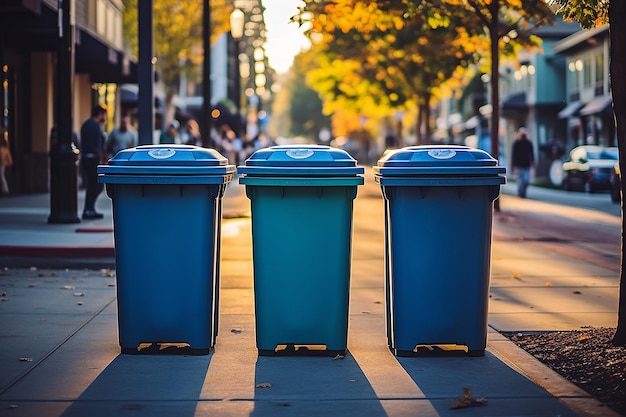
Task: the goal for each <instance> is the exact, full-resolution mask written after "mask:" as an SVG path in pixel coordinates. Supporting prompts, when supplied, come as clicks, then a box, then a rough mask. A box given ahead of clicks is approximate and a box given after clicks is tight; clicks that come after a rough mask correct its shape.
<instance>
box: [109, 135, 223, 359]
mask: <svg viewBox="0 0 626 417" xmlns="http://www.w3.org/2000/svg"><path fill="white" fill-rule="evenodd" d="M234 172H235V166H234V165H228V161H227V159H226V158H225V157H223V156H222V155H220V154H219V153H218V152H217V151H215V150H213V149H205V148H201V147H196V146H190V145H144V146H138V147H136V148H130V149H126V150H123V151H120V152H118V153H117V154H116V155H115V156H114V157H113V158H111V159H110V160H109V164H108V165H100V166H98V179H99V181H100V182H102V183H104V184H105V185H106V191H107V194H108V196H109V197H110V198H111V200H112V203H113V226H114V240H115V269H116V276H117V307H118V327H119V342H120V346H121V351H122V353H140V351H141V350H142V349H143V347H145V345H146V344H148V345H149V346H153V347H154V346H160V345H165V344H181V345H182V346H184V347H186V348H187V350H189V351H191V352H192V353H194V354H208V353H210V352H211V349H212V347H213V346H214V343H215V337H216V336H217V318H218V316H217V310H218V309H217V304H218V300H219V294H218V292H219V254H220V230H221V229H220V227H221V226H220V225H221V217H222V197H223V195H224V191H225V188H226V186H227V184H228V183H229V182H230V181H231V180H232V177H233V173H234ZM147 351H150V349H148V350H147Z"/></svg>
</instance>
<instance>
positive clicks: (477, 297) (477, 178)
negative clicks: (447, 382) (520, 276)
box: [373, 146, 505, 356]
mask: <svg viewBox="0 0 626 417" xmlns="http://www.w3.org/2000/svg"><path fill="white" fill-rule="evenodd" d="M373 170H374V179H375V181H376V182H377V183H379V184H380V185H381V189H382V194H383V197H384V203H385V286H386V308H387V312H386V316H387V317H386V318H387V341H388V344H389V347H390V349H391V351H392V352H393V353H394V354H395V355H398V356H413V355H421V354H433V353H435V354H450V353H455V354H462V355H468V356H482V355H484V351H485V347H486V342H487V312H488V311H487V310H488V300H489V279H490V266H491V235H492V217H493V202H494V200H495V199H496V198H498V196H499V193H500V185H501V184H504V182H505V177H504V174H505V168H504V167H501V166H498V165H497V161H496V160H495V159H494V158H492V157H491V155H489V154H488V153H487V152H485V151H482V150H479V149H472V148H468V147H464V146H414V147H407V148H403V149H399V150H396V151H392V152H390V153H388V154H386V155H384V156H383V157H382V158H381V159H380V160H379V161H378V164H377V166H376V167H374V168H373Z"/></svg>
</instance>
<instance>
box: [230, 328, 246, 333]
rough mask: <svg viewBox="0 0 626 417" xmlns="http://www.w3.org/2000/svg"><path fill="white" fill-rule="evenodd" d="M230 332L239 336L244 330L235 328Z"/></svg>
mask: <svg viewBox="0 0 626 417" xmlns="http://www.w3.org/2000/svg"><path fill="white" fill-rule="evenodd" d="M230 332H231V333H235V334H239V333H241V332H243V330H242V329H240V328H234V329H230Z"/></svg>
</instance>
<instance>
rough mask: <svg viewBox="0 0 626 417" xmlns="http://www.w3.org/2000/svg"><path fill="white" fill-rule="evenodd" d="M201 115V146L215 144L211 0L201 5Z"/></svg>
mask: <svg viewBox="0 0 626 417" xmlns="http://www.w3.org/2000/svg"><path fill="white" fill-rule="evenodd" d="M202 46H203V48H204V60H203V62H202V115H201V117H200V136H201V138H202V146H204V147H211V146H214V145H215V144H214V143H213V140H212V138H211V2H210V0H205V1H204V2H203V6H202Z"/></svg>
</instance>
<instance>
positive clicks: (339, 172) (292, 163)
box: [237, 145, 365, 177]
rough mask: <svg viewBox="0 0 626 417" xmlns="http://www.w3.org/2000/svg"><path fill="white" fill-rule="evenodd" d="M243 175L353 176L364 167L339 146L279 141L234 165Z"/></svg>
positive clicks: (362, 171)
mask: <svg viewBox="0 0 626 417" xmlns="http://www.w3.org/2000/svg"><path fill="white" fill-rule="evenodd" d="M237 170H238V172H239V173H240V174H243V175H247V176H275V175H278V176H283V177H284V176H316V177H319V176H332V177H337V176H356V175H359V174H363V173H364V172H365V168H363V167H359V166H357V161H356V159H354V158H353V157H352V156H350V154H348V152H346V151H344V150H343V149H338V148H333V147H330V146H325V145H282V146H272V147H269V148H264V149H260V150H258V151H256V152H255V153H253V154H252V155H251V156H250V157H249V158H248V159H247V160H246V162H245V166H240V167H238V168H237Z"/></svg>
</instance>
